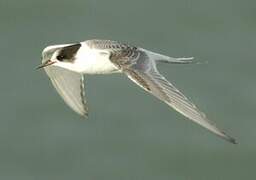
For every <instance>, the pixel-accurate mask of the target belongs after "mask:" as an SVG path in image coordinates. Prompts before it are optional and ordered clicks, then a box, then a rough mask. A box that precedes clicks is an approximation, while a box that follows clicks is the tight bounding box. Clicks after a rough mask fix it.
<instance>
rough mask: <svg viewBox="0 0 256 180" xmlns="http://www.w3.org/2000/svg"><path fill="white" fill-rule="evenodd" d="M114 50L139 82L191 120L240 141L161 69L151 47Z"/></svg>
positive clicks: (125, 69) (118, 60)
mask: <svg viewBox="0 0 256 180" xmlns="http://www.w3.org/2000/svg"><path fill="white" fill-rule="evenodd" d="M111 52H112V55H111V56H110V60H111V61H112V62H113V63H114V64H115V65H116V66H117V67H119V68H120V69H121V70H122V71H123V72H124V73H125V74H126V75H127V76H128V77H129V78H130V79H131V80H132V81H134V82H135V83H136V84H137V85H139V86H140V87H142V88H143V89H144V90H146V91H148V92H150V93H151V94H152V95H154V96H156V97H157V98H158V99H160V100H162V101H164V102H165V103H166V104H168V105H169V106H171V107H172V108H174V109H175V110H177V111H178V112H180V113H181V114H183V115H184V116H186V117H187V118H189V119H190V120H192V121H194V122H196V123H197V124H199V125H201V126H203V127H205V128H206V129H208V130H210V131H211V132H213V133H214V134H216V135H218V136H220V137H222V138H224V139H226V140H227V141H229V142H231V143H236V141H235V139H234V138H232V137H230V136H228V135H226V134H225V133H224V132H223V131H221V130H220V129H218V128H217V127H216V126H215V125H214V124H213V123H212V122H211V121H209V120H208V119H207V117H206V116H205V114H204V113H202V112H201V111H200V110H199V109H198V108H197V107H196V106H195V105H194V104H193V103H192V102H190V101H189V100H188V98H187V97H185V96H184V95H183V94H182V93H181V92H180V91H179V90H178V89H177V88H175V87H174V86H173V85H172V84H171V83H170V82H168V81H167V80H166V79H165V78H164V77H163V76H162V75H161V74H160V73H159V72H158V70H157V68H156V65H155V61H154V59H151V58H150V53H148V51H147V50H144V49H141V48H134V47H128V48H127V49H120V48H119V49H114V50H113V49H112V51H111Z"/></svg>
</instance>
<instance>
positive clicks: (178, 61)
mask: <svg viewBox="0 0 256 180" xmlns="http://www.w3.org/2000/svg"><path fill="white" fill-rule="evenodd" d="M140 50H141V51H144V52H146V53H147V54H148V55H149V57H150V58H152V59H154V60H155V61H158V62H164V63H171V64H191V63H194V61H193V59H194V57H182V58H174V57H169V56H165V55H162V54H158V53H155V52H152V51H149V50H146V49H142V48H140Z"/></svg>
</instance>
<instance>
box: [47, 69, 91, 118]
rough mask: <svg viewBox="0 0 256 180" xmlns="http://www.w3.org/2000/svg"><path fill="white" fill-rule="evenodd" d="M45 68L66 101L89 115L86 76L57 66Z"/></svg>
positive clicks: (79, 111)
mask: <svg viewBox="0 0 256 180" xmlns="http://www.w3.org/2000/svg"><path fill="white" fill-rule="evenodd" d="M44 69H45V71H46V74H47V75H48V76H49V78H50V80H51V82H52V84H53V86H54V87H55V89H56V90H57V92H58V93H59V94H60V96H61V97H62V98H63V100H64V101H65V103H66V104H67V105H68V106H69V107H70V108H71V109H73V110H74V111H75V112H77V113H78V114H80V115H82V116H85V117H87V116H88V107H87V103H86V100H85V94H84V82H83V80H84V77H83V76H82V75H80V74H78V73H75V72H72V71H68V70H65V69H63V68H60V67H57V66H47V67H45V68H44Z"/></svg>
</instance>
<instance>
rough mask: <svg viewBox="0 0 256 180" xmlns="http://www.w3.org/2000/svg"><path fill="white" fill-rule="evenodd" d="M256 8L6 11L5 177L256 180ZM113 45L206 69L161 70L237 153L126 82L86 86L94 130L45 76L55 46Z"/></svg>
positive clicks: (136, 4) (54, 5)
mask: <svg viewBox="0 0 256 180" xmlns="http://www.w3.org/2000/svg"><path fill="white" fill-rule="evenodd" d="M255 6H256V1H252V0H251V1H250V0H245V1H238V0H217V1H203V0H195V1H192V0H185V1H180V0H172V1H153V0H141V1H135V0H130V1H114V0H109V1H100V0H87V1H85V0H74V1H68V0H62V1H60V0H56V1H50V0H44V1H33V0H23V1H17V0H16V1H15V0H8V1H7V0H2V1H0V20H1V21H0V23H1V28H0V40H1V42H0V50H1V54H0V59H1V66H0V68H1V69H0V82H1V88H0V90H1V94H0V96H1V98H0V99H1V101H0V106H1V108H0V117H1V119H0V146H1V148H0V179H4V180H7V179H8V180H9V179H10V180H11V179H19V180H30V179H31V180H34V179H42V180H45V179H49V180H50V179H54V180H56V179H61V180H64V179H67V180H68V179H91V180H131V179H138V180H141V179H143V180H144V179H145V180H155V179H160V180H169V179H176V180H187V179H193V180H194V179H195V180H199V179H202V180H204V179H207V180H216V179H223V180H227V179H232V180H235V179H237V180H241V179H254V178H255V177H256V173H255V165H256V164H255V162H256V153H255V152H256V142H255V138H256V132H255V127H256V121H255V110H256V109H255V107H256V96H255V91H256V83H255V75H256V73H255V65H256V58H255V47H256V46H255V45H256V43H255V42H256V36H255V32H256V24H255V16H256V13H255ZM91 38H103V39H113V40H119V41H124V42H129V43H131V44H134V45H138V46H142V47H144V48H147V49H150V50H153V51H156V52H159V53H163V54H167V55H170V56H174V57H179V56H181V57H183V56H194V57H196V59H198V60H199V61H201V62H206V61H207V62H208V63H203V64H200V65H196V64H194V65H168V64H163V65H160V66H159V69H160V70H161V72H162V73H163V74H164V75H165V76H166V77H167V79H169V80H170V81H171V82H173V83H174V84H175V85H176V86H177V87H178V88H179V89H180V90H182V91H183V92H184V93H185V94H186V95H187V96H188V97H190V99H191V100H192V101H193V102H194V103H195V104H197V105H198V107H200V109H201V110H202V111H204V112H205V113H206V114H207V115H208V117H209V119H212V120H213V121H215V122H216V124H217V125H218V126H219V127H222V128H223V129H225V130H226V131H227V132H228V133H229V134H231V135H232V136H234V137H236V138H237V141H238V143H239V144H238V145H232V144H229V143H227V142H225V141H223V140H222V139H220V138H218V137H216V136H214V135H212V134H211V133H208V132H207V131H206V130H204V129H203V128H201V127H199V126H198V125H195V124H193V123H192V122H190V121H188V120H186V118H184V117H183V116H181V115H180V114H178V113H177V112H175V111H174V110H172V109H170V108H169V107H168V106H167V105H165V104H164V103H162V102H159V101H158V100H157V99H155V98H154V97H152V96H150V95H148V94H146V93H144V92H143V90H142V89H140V88H139V87H137V86H135V85H134V84H133V83H132V82H130V81H129V80H128V78H126V77H125V76H124V75H117V74H115V75H108V76H100V75H97V76H88V77H87V76H86V96H87V98H88V101H89V105H90V107H89V108H90V115H89V118H88V120H83V119H82V118H81V117H79V116H78V115H76V114H75V113H74V112H72V111H71V110H70V109H69V108H68V107H67V106H66V105H65V104H64V103H63V101H62V100H61V98H60V97H59V96H58V95H57V93H56V92H55V90H54V89H53V87H52V85H51V84H50V82H49V80H48V78H47V77H46V75H45V73H44V72H43V71H36V70H35V67H36V66H37V65H38V64H40V63H41V60H40V59H41V51H42V49H43V48H44V47H45V46H47V45H50V44H61V43H69V42H77V41H82V40H86V39H91Z"/></svg>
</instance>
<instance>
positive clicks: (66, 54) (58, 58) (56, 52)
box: [37, 43, 81, 69]
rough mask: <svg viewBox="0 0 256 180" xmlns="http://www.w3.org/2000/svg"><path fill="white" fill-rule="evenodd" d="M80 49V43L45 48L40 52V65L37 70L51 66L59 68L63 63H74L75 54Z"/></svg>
mask: <svg viewBox="0 0 256 180" xmlns="http://www.w3.org/2000/svg"><path fill="white" fill-rule="evenodd" d="M80 47H81V44H80V43H76V44H63V45H53V46H48V47H46V48H45V49H44V50H43V52H42V64H41V65H40V66H38V67H37V69H40V68H43V67H46V66H50V65H53V64H54V65H56V66H61V65H63V63H65V64H67V63H73V62H74V61H75V56H76V53H77V51H78V50H79V48H80Z"/></svg>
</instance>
